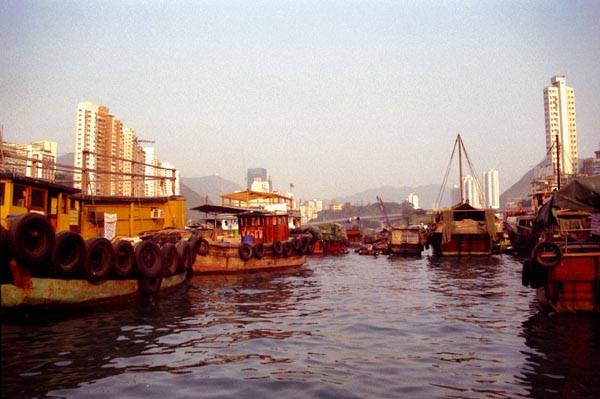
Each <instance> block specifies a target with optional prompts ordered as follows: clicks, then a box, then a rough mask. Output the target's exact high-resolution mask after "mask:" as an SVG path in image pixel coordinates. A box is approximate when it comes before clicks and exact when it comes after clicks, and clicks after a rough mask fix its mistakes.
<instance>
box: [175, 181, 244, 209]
mask: <svg viewBox="0 0 600 399" xmlns="http://www.w3.org/2000/svg"><path fill="white" fill-rule="evenodd" d="M181 184H182V185H183V184H185V185H186V186H187V187H188V188H189V189H190V190H192V191H195V192H196V193H197V194H198V195H199V196H200V197H201V198H202V200H201V201H200V203H198V204H196V205H192V206H197V205H201V204H204V203H206V196H208V202H209V203H211V204H220V203H221V194H229V193H232V192H234V191H239V190H242V189H243V188H242V187H241V186H240V185H239V184H236V183H234V182H232V181H229V180H226V179H223V178H222V177H220V176H217V175H212V176H204V177H182V178H181ZM182 194H183V192H182ZM183 195H185V194H183ZM186 197H187V196H186ZM188 203H190V204H191V203H192V202H191V199H189V198H188Z"/></svg>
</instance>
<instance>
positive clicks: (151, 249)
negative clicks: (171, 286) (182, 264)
mask: <svg viewBox="0 0 600 399" xmlns="http://www.w3.org/2000/svg"><path fill="white" fill-rule="evenodd" d="M134 252H135V270H136V271H137V272H138V273H139V275H140V276H142V277H146V278H149V279H152V278H155V277H158V276H160V275H161V273H162V255H161V252H160V248H159V246H158V244H156V243H155V242H153V241H151V240H143V241H140V242H138V243H137V244H136V245H135V247H134Z"/></svg>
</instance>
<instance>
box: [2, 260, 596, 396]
mask: <svg viewBox="0 0 600 399" xmlns="http://www.w3.org/2000/svg"><path fill="white" fill-rule="evenodd" d="M2 317H3V319H2V359H1V361H2V384H1V390H2V397H3V398H13V399H14V398H82V399H83V398H85V399H94V398H144V399H165V398H236V397H237V398H285V399H292V398H598V397H600V321H599V319H598V318H596V317H594V316H592V315H570V314H547V313H544V312H540V309H539V308H538V306H537V302H536V300H535V294H534V291H533V290H531V289H529V288H525V287H523V286H522V285H521V260H520V259H518V258H515V257H513V256H510V255H503V256H494V257H491V258H468V257H465V258H458V259H457V258H439V259H436V258H433V257H431V256H430V254H428V253H425V255H424V256H423V257H421V258H408V259H406V258H388V257H385V256H379V257H372V256H359V255H357V254H354V253H351V254H348V255H345V256H340V257H326V258H322V259H309V260H308V261H307V263H306V264H305V265H304V266H302V267H300V268H297V269H294V270H289V271H278V272H264V273H256V274H241V275H234V276H194V277H193V278H192V280H191V281H190V283H189V284H187V285H185V286H182V287H178V288H176V289H174V290H173V291H171V292H169V293H168V295H163V296H161V297H160V298H159V299H158V300H157V301H156V302H155V303H152V304H151V303H146V302H131V303H124V304H118V305H110V306H102V307H100V306H98V307H94V308H87V309H77V310H69V311H55V310H53V311H43V312H40V311H28V312H26V313H23V312H17V313H9V314H3V316H2Z"/></svg>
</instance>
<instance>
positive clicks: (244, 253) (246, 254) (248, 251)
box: [238, 244, 252, 261]
mask: <svg viewBox="0 0 600 399" xmlns="http://www.w3.org/2000/svg"><path fill="white" fill-rule="evenodd" d="M238 253H239V255H240V258H241V259H242V260H244V261H246V260H248V259H250V258H252V247H251V246H250V244H242V245H240V247H239V249H238Z"/></svg>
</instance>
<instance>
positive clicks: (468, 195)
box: [463, 175, 482, 208]
mask: <svg viewBox="0 0 600 399" xmlns="http://www.w3.org/2000/svg"><path fill="white" fill-rule="evenodd" d="M463 193H464V196H465V201H469V205H471V206H472V207H474V208H481V206H482V204H481V200H480V195H481V191H480V189H479V182H478V181H477V179H476V178H474V177H473V176H471V175H467V176H465V177H464V178H463Z"/></svg>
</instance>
